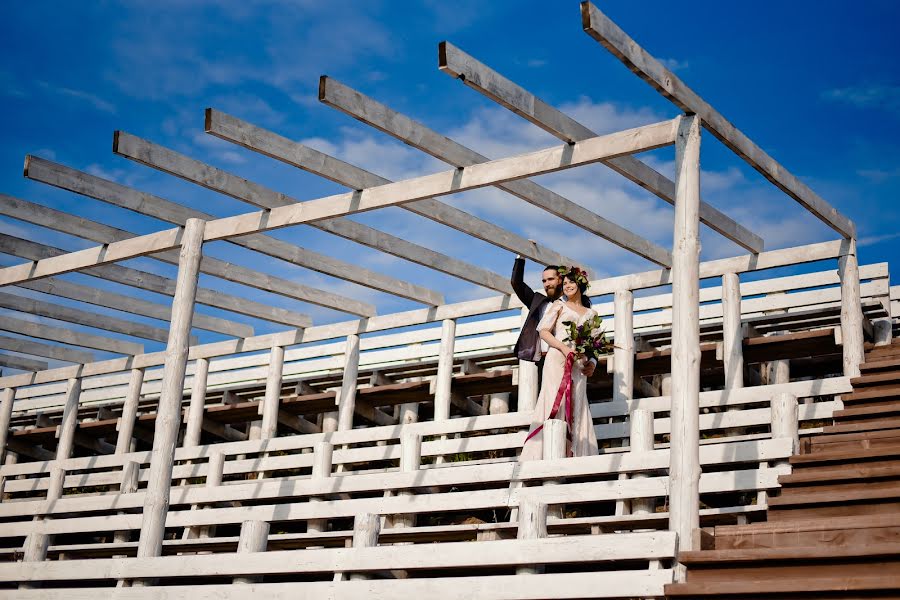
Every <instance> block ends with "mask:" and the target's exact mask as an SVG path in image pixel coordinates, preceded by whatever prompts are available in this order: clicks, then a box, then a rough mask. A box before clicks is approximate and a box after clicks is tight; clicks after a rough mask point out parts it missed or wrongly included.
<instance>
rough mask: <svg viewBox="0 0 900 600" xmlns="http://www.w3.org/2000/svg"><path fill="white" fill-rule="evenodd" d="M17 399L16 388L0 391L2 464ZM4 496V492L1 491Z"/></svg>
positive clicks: (0, 451) (0, 448)
mask: <svg viewBox="0 0 900 600" xmlns="http://www.w3.org/2000/svg"><path fill="white" fill-rule="evenodd" d="M15 400H16V388H3V391H2V392H0V464H3V460H4V459H5V458H6V439H7V437H8V436H9V423H10V421H11V420H12V410H13V403H14V402H15ZM0 496H2V492H0Z"/></svg>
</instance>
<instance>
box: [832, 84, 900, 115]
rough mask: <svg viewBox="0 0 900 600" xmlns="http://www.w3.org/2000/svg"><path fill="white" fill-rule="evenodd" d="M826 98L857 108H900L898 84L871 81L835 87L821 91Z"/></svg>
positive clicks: (899, 87) (893, 109) (899, 88)
mask: <svg viewBox="0 0 900 600" xmlns="http://www.w3.org/2000/svg"><path fill="white" fill-rule="evenodd" d="M822 97H823V98H825V99H826V100H832V101H835V102H843V103H845V104H850V105H853V106H855V107H857V108H883V109H887V110H890V111H895V110H897V109H900V86H898V85H889V84H880V83H871V84H861V85H855V86H849V87H844V88H835V89H831V90H827V91H825V92H823V93H822Z"/></svg>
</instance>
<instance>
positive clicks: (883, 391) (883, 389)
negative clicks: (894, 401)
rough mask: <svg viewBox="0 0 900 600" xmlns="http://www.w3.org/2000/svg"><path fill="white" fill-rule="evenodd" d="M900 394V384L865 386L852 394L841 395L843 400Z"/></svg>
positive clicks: (851, 400)
mask: <svg viewBox="0 0 900 600" xmlns="http://www.w3.org/2000/svg"><path fill="white" fill-rule="evenodd" d="M897 396H900V385H884V386H877V387H870V388H863V389H862V390H860V391H858V392H857V391H854V392H852V393H850V394H844V395H842V396H841V400H843V401H845V402H846V401H849V402H853V401H857V400H871V399H875V398H894V397H897Z"/></svg>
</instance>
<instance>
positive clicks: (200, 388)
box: [181, 358, 209, 448]
mask: <svg viewBox="0 0 900 600" xmlns="http://www.w3.org/2000/svg"><path fill="white" fill-rule="evenodd" d="M208 378H209V359H208V358H198V359H197V362H196V363H195V364H194V383H193V385H192V386H191V404H190V406H188V411H187V415H185V424H186V425H185V428H184V441H183V442H182V444H181V445H182V446H183V447H185V448H193V447H194V446H199V445H200V432H201V431H202V430H203V412H204V410H205V409H206V382H207V380H208Z"/></svg>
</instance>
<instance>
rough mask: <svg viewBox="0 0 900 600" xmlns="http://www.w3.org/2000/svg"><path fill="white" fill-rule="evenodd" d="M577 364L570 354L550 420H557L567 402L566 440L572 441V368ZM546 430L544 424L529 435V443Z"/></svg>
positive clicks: (569, 453) (573, 355)
mask: <svg viewBox="0 0 900 600" xmlns="http://www.w3.org/2000/svg"><path fill="white" fill-rule="evenodd" d="M574 364H575V353H574V352H570V353H569V354H568V355H567V356H566V368H565V370H563V376H562V381H561V382H560V383H559V390H558V391H557V392H556V400H554V402H553V408H552V409H550V416H548V417H547V418H548V419H555V418H556V415H557V414H558V413H559V408H560V405H561V404H562V401H563V399H565V401H566V438H568V439H569V440H571V436H572V366H573V365H574ZM543 428H544V424H543V423H541V424H540V425H539V426H538V427H537V429H535V430H534V431H532V432H531V433H529V434H528V437H527V438H525V441H526V442H527V441H528V440H530V439H531V438H533V437H534V436H536V435H537V434H538V432H539V431H540V430H541V429H543ZM567 454H568V455H569V456H571V455H572V449H571V444H570V447H569V451H568V452H567Z"/></svg>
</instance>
